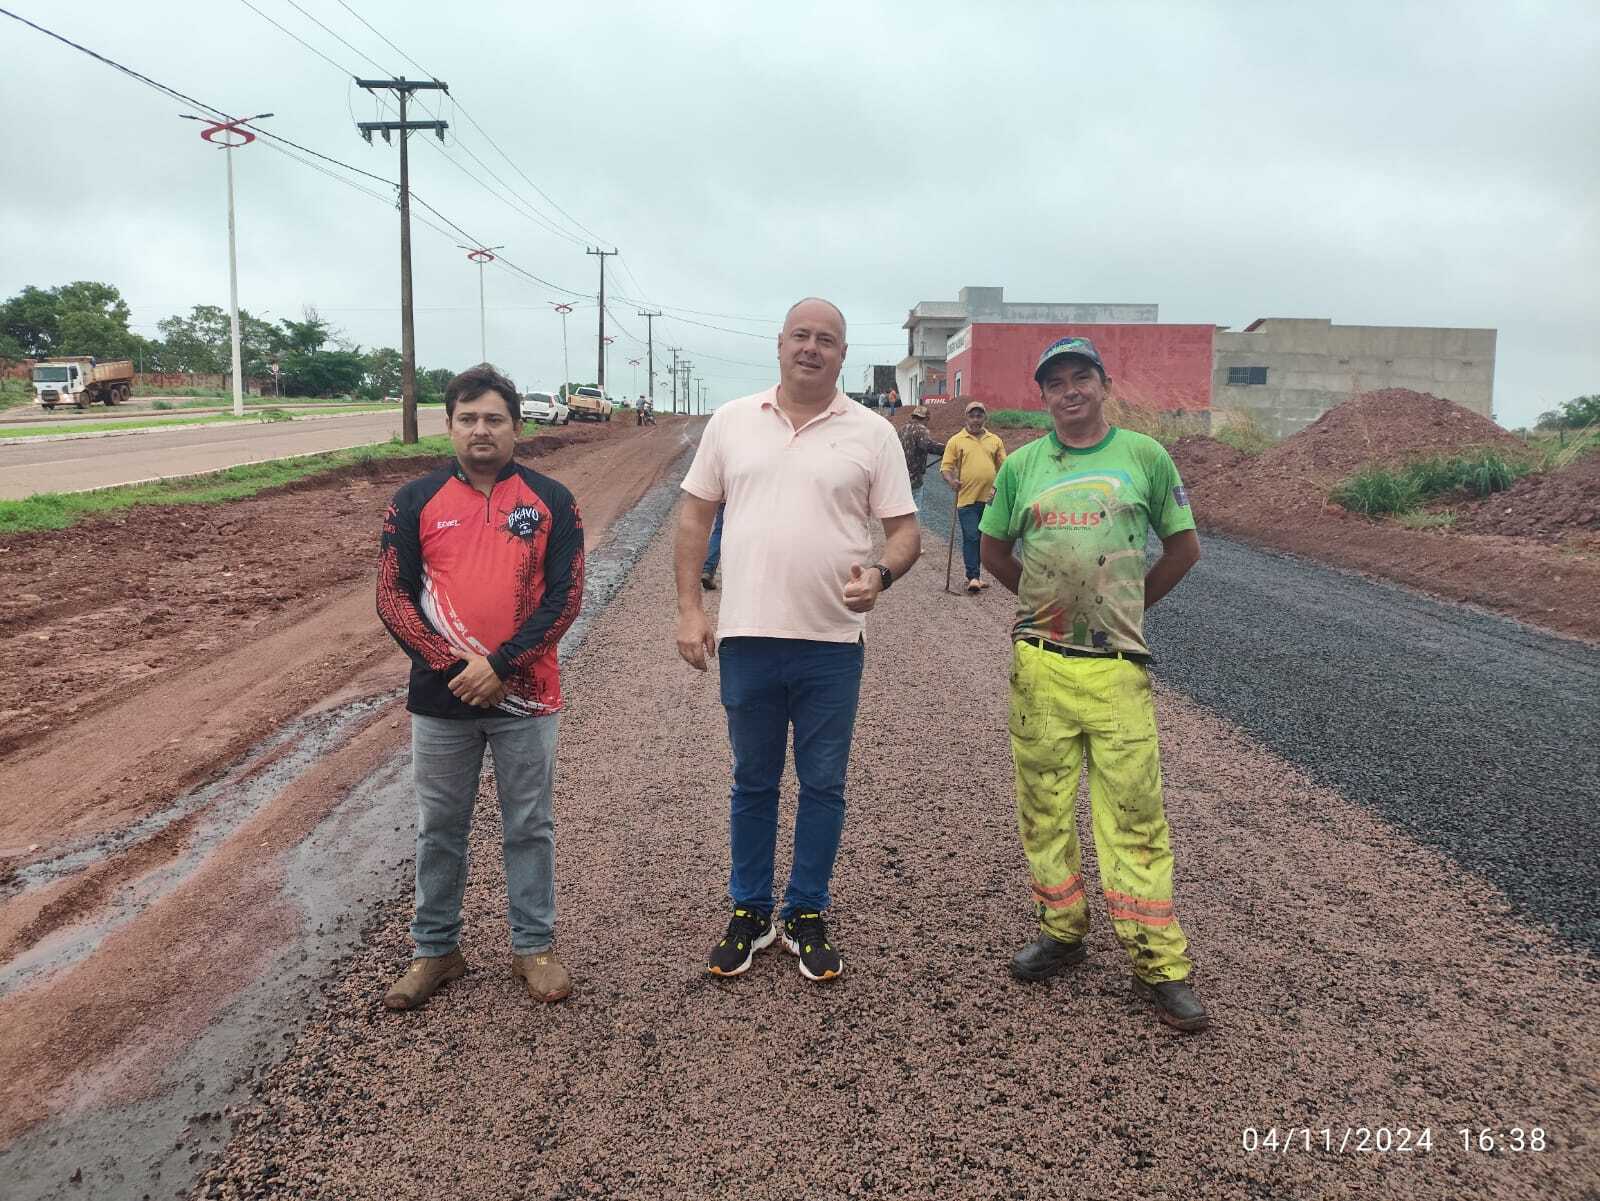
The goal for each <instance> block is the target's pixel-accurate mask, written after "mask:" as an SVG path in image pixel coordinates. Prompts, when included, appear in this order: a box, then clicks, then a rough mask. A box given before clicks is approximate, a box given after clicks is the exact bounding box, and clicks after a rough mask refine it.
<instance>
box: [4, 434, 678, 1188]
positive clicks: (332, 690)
mask: <svg viewBox="0 0 1600 1201" xmlns="http://www.w3.org/2000/svg"><path fill="white" fill-rule="evenodd" d="M688 429H689V426H688V423H686V422H684V421H681V420H672V419H668V418H663V419H662V421H661V424H660V425H659V426H658V427H655V428H651V429H644V430H637V429H635V428H634V427H632V426H631V425H621V424H617V423H614V424H613V425H609V426H597V427H594V428H592V429H583V430H579V429H577V428H576V427H574V428H573V429H572V430H570V431H566V430H564V431H562V432H561V433H557V434H546V435H543V436H541V437H539V438H537V439H534V440H531V441H529V442H526V443H524V444H523V445H522V446H521V447H519V450H518V455H519V457H521V458H528V459H533V460H535V461H536V464H537V467H538V469H539V470H541V471H543V472H545V473H546V474H549V475H552V476H554V477H555V478H557V479H559V480H561V481H562V482H563V483H565V484H566V485H567V486H568V487H569V488H571V489H572V491H573V493H574V495H575V496H576V497H577V500H578V504H579V507H580V509H581V510H582V512H583V516H584V523H585V529H586V537H587V540H588V543H589V546H590V547H591V548H592V547H595V546H598V545H599V544H600V543H602V542H603V541H604V540H605V537H606V532H607V530H608V527H609V526H610V525H611V523H612V521H613V520H614V519H615V518H616V517H618V516H619V515H621V514H622V513H624V512H626V511H627V510H628V509H629V508H631V507H632V506H633V504H634V503H635V502H636V501H637V500H638V499H639V497H640V496H642V495H643V494H644V492H645V491H646V490H647V489H648V488H649V487H650V486H651V485H652V484H654V483H655V482H656V481H657V480H658V479H660V477H661V475H662V474H663V472H665V470H666V469H667V467H668V466H669V465H670V464H671V463H672V462H673V460H674V459H675V458H676V457H677V455H678V454H679V453H681V451H682V450H683V448H684V445H685V441H684V435H685V432H686V430H688ZM436 462H437V461H435V460H410V461H407V462H395V461H390V462H387V463H381V464H369V465H364V466H361V467H357V468H350V469H346V470H344V471H341V472H337V473H333V474H329V475H324V476H319V477H317V478H315V479H313V480H308V481H304V482H302V483H299V484H296V485H293V486H290V487H286V488H280V489H275V490H273V491H271V492H267V493H262V494H260V495H258V496H256V497H253V498H251V499H248V500H243V501H235V502H231V503H227V504H221V505H212V506H193V505H191V506H170V507H159V508H155V507H146V508H138V509H133V510H128V511H125V512H123V513H120V514H116V515H112V516H108V517H104V518H99V519H96V520H93V521H90V522H86V523H84V524H81V525H78V526H75V527H73V528H71V529H67V530H61V531H54V532H48V533H39V534H31V535H23V536H20V537H16V538H13V539H11V540H9V541H8V542H7V544H6V545H5V546H4V547H3V548H0V598H3V601H0V604H3V608H0V631H3V632H0V660H3V661H4V662H6V663H7V664H9V665H13V670H11V671H7V672H5V673H0V713H3V716H4V722H3V724H0V730H3V734H0V797H4V798H5V799H6V802H7V803H6V804H5V805H4V806H0V1030H3V1031H4V1036H3V1037H0V1147H3V1146H4V1144H6V1143H7V1142H9V1141H10V1140H11V1139H12V1138H14V1137H15V1136H16V1135H18V1134H19V1133H20V1132H22V1131H24V1130H26V1129H28V1128H29V1127H31V1126H33V1125H35V1124H36V1123H38V1122H39V1121H41V1120H42V1119H44V1118H45V1117H47V1116H49V1115H51V1114H52V1113H59V1112H61V1111H62V1110H63V1109H64V1108H68V1107H82V1106H84V1105H88V1104H90V1103H91V1102H92V1103H96V1104H98V1103H100V1102H105V1103H115V1102H116V1101H118V1100H120V1099H126V1098H128V1097H130V1096H137V1095H139V1093H140V1090H141V1089H144V1088H146V1087H148V1083H149V1081H150V1080H151V1079H153V1078H154V1077H155V1076H156V1075H157V1074H158V1073H159V1071H160V1069H161V1068H162V1067H163V1065H164V1064H165V1063H166V1062H168V1061H169V1059H170V1057H171V1056H172V1055H174V1054H175V1053H176V1052H177V1051H178V1050H180V1049H182V1048H183V1047H185V1046H187V1044H188V1042H189V1041H190V1040H191V1039H192V1038H193V1037H194V1036H195V1035H196V1034H197V1033H198V1032H199V1031H201V1030H203V1029H205V1027H206V1025H207V1024H208V1023H209V1022H211V1021H212V1020H214V1019H215V1017H216V1014H217V1013H218V1012H219V1010H220V1009H221V1007H222V1006H223V1005H224V1004H226V1002H227V1001H228V999H229V998H230V997H231V996H233V995H235V994H236V992H237V990H238V989H240V988H241V987H243V985H244V984H245V983H248V982H249V980H250V979H252V977H253V974H254V973H256V972H258V971H259V970H260V968H261V965H262V964H263V963H264V962H267V961H269V960H270V959H271V958H272V956H273V955H274V954H275V953H276V952H277V950H278V949H279V948H281V946H282V945H283V943H284V941H285V940H287V939H289V938H292V937H293V935H294V933H295V931H296V928H297V927H296V923H297V922H298V921H299V920H300V914H299V911H298V909H297V906H296V904H295V903H294V902H295V898H293V897H287V896H285V895H284V894H283V891H282V882H283V868H282V859H281V857H282V856H286V855H287V854H288V853H290V852H291V851H292V850H293V848H294V847H295V846H296V845H298V844H299V842H300V841H301V840H302V839H303V838H304V837H305V835H306V834H307V832H308V831H310V830H312V829H314V828H315V827H316V826H317V825H318V823H319V822H320V821H321V820H322V818H323V817H324V816H325V815H326V814H328V813H329V812H331V811H332V809H333V808H334V807H335V806H336V805H337V804H338V803H339V802H340V800H341V799H343V797H344V796H346V795H347V793H348V791H349V789H350V788H351V787H352V786H353V784H354V782H356V781H358V780H361V779H363V778H365V775H366V773H367V772H369V771H370V770H371V769H372V767H373V765H374V764H376V763H378V762H382V761H384V760H385V758H386V757H388V756H392V755H393V754H394V752H395V751H396V749H397V748H398V747H399V746H401V745H403V743H404V741H405V739H406V738H407V737H408V731H407V729H406V727H405V723H404V722H403V721H401V720H399V718H401V717H402V716H403V714H400V713H398V712H396V711H394V707H392V706H391V707H384V706H381V705H378V706H375V707H374V708H373V709H372V711H371V712H370V713H369V714H367V715H366V716H365V717H363V718H361V719H360V720H358V721H356V722H355V723H354V724H353V725H352V726H351V727H350V728H349V729H348V730H347V731H346V732H345V733H344V734H342V735H341V736H340V737H339V740H338V741H337V742H336V743H335V744H333V745H332V746H330V748H329V749H327V751H326V752H325V753H324V754H323V755H322V757H321V758H320V759H319V761H318V762H317V764H316V766H315V767H314V768H313V769H311V770H309V771H308V772H306V773H304V774H303V775H301V776H300V777H298V778H297V779H291V780H289V781H288V782H287V783H286V784H285V785H282V786H279V787H278V790H277V791H276V792H274V793H272V794H271V795H270V797H269V798H268V799H266V800H263V801H262V802H261V803H260V805H259V807H258V808H257V809H255V810H254V811H253V812H252V813H251V814H250V815H249V816H248V818H246V819H245V820H244V821H243V823H242V824H241V825H240V826H239V827H238V828H237V829H235V830H234V831H233V832H232V833H231V834H230V835H228V836H226V837H225V838H223V839H222V840H221V841H220V842H218V843H217V844H216V845H215V846H214V847H212V848H211V849H210V850H208V851H205V852H204V853H201V852H200V850H199V849H198V848H197V846H196V839H197V829H198V827H199V826H200V825H201V824H202V823H204V822H206V821H209V820H211V819H213V818H215V817H217V816H218V815H219V814H225V813H226V811H229V810H230V807H231V806H233V805H235V804H236V803H237V798H236V797H235V796H233V795H231V792H230V790H229V789H224V790H222V792H223V795H219V796H218V797H216V798H214V799H212V800H211V801H209V802H206V804H205V806H204V807H202V808H200V809H197V810H195V811H194V812H192V813H190V814H187V815H177V816H176V817H175V819H174V820H170V821H167V820H165V819H166V818H167V817H170V816H172V814H171V810H170V808H169V807H170V806H172V805H173V802H174V800H175V799H176V798H178V797H180V796H181V795H182V794H183V793H184V792H185V790H186V789H188V788H190V787H191V786H193V785H196V784H199V783H201V782H204V781H208V780H212V779H215V778H217V777H218V776H219V775H221V773H222V772H223V770H224V768H225V767H226V766H227V765H229V764H230V763H233V762H235V761H236V760H238V759H239V757H240V756H242V755H243V754H244V753H245V752H246V751H247V750H248V749H249V748H250V747H252V746H258V745H260V744H263V743H264V742H267V741H268V740H269V739H270V738H271V736H272V735H274V733H275V732H277V731H278V730H279V729H280V728H283V727H284V725H285V723H287V722H290V721H291V720H292V719H295V718H296V717H298V716H299V715H302V714H307V713H313V712H315V711H317V710H319V709H327V708H330V707H333V706H337V705H338V704H341V703H343V702H347V701H354V700H358V699H362V698H381V697H383V696H384V695H386V694H388V693H391V692H392V691H393V690H395V689H397V688H400V687H402V686H403V684H404V680H405V673H406V661H405V658H404V656H403V655H402V654H401V653H400V652H399V650H398V649H397V648H396V647H395V646H394V644H393V643H392V641H391V640H390V639H389V636H388V634H387V632H386V631H384V629H383V628H382V626H381V625H380V624H379V623H378V619H377V615H376V613H375V611H374V599H373V588H374V576H375V568H376V564H377V539H378V531H379V528H380V524H381V521H382V516H383V511H384V508H385V506H386V505H387V504H388V501H389V498H390V496H391V495H392V494H393V493H394V491H395V489H396V488H398V487H399V486H400V484H401V483H403V482H404V481H406V480H408V479H412V478H415V477H416V476H418V475H421V474H423V473H424V472H426V471H429V470H432V468H433V467H434V466H435V465H436ZM278 754H279V752H278V751H277V750H275V749H273V747H271V746H269V747H267V749H265V750H264V751H263V752H262V753H261V754H260V755H259V756H258V757H257V762H256V764H255V765H254V766H252V767H251V768H250V769H249V770H247V771H242V772H241V773H240V774H239V775H238V777H237V779H238V780H239V781H240V782H244V781H246V780H248V779H251V778H252V777H253V776H256V775H258V774H260V773H263V772H266V771H269V770H270V768H271V766H272V763H273V761H274V758H275V756H276V755H278ZM230 778H231V777H230ZM146 818H155V819H159V820H153V821H152V824H151V826H150V827H148V828H147V827H145V826H141V825H140V824H139V823H140V822H141V820H142V819H146ZM163 823H164V824H163ZM194 856H197V861H196V862H194V863H192V864H191V863H188V862H187V860H188V857H194ZM30 867H31V868H33V869H34V870H33V871H32V872H30V871H28V870H27V869H29V868H30ZM173 872H175V873H177V874H178V875H179V876H181V879H179V880H178V881H176V882H175V883H174V884H173V885H172V886H171V887H170V888H169V889H166V890H164V891H163V890H162V889H161V888H159V887H157V884H158V883H159V878H160V876H161V874H162V873H173ZM36 877H37V878H36ZM146 889H155V896H154V899H151V900H150V901H149V903H148V904H143V902H142V901H141V900H139V899H138V898H139V897H140V895H141V890H146ZM130 897H132V898H134V901H133V903H132V908H133V910H134V912H133V915H132V916H131V917H130V916H129V915H128V910H127V909H125V908H123V907H124V906H125V905H127V904H129V903H130ZM140 905H143V907H142V908H140ZM75 944H81V945H77V946H76V949H74V945H75ZM59 948H66V950H59ZM19 963H22V964H23V965H25V966H27V967H28V969H29V970H30V971H32V972H33V974H32V975H31V976H27V977H26V978H22V979H19V980H13V981H5V980H4V973H6V972H7V971H9V970H11V969H14V968H16V967H17V965H18V964H19ZM0 1191H3V1190H0Z"/></svg>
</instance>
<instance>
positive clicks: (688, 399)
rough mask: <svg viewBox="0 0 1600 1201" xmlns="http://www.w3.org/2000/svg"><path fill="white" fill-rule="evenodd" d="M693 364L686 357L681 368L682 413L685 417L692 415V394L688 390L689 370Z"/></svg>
mask: <svg viewBox="0 0 1600 1201" xmlns="http://www.w3.org/2000/svg"><path fill="white" fill-rule="evenodd" d="M693 366H694V364H693V363H691V362H690V361H689V360H688V359H684V361H683V366H682V368H681V370H682V371H683V413H684V416H685V417H690V416H693V415H694V394H693V393H692V392H691V391H690V390H689V370H690V368H692V367H693Z"/></svg>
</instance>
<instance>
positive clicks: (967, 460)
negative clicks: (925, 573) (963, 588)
mask: <svg viewBox="0 0 1600 1201" xmlns="http://www.w3.org/2000/svg"><path fill="white" fill-rule="evenodd" d="M966 416H967V424H966V426H965V427H964V428H963V429H962V430H961V432H960V433H958V434H956V435H955V437H953V438H951V439H950V441H948V442H946V443H945V444H944V458H942V459H940V460H939V474H940V475H942V476H944V480H945V483H947V484H949V485H950V487H951V488H953V489H955V492H956V519H957V520H958V521H960V523H961V562H962V564H963V566H964V568H965V570H966V573H967V591H968V592H971V593H977V592H979V591H981V590H982V589H984V588H987V587H988V586H989V585H988V583H986V582H985V581H984V579H983V575H982V571H981V568H980V566H979V562H978V522H979V521H981V520H982V519H983V509H984V506H985V505H987V504H988V503H989V501H990V500H991V499H992V498H993V496H994V477H995V476H996V475H997V474H998V473H999V471H1000V464H1001V463H1004V462H1005V461H1006V448H1005V443H1003V442H1001V441H1000V439H999V437H998V436H997V435H995V434H993V433H991V432H990V431H989V430H987V429H985V428H984V422H985V421H987V420H988V419H989V413H988V410H986V409H985V408H984V407H983V402H982V401H977V400H974V401H972V402H971V403H970V404H968V405H967V409H966Z"/></svg>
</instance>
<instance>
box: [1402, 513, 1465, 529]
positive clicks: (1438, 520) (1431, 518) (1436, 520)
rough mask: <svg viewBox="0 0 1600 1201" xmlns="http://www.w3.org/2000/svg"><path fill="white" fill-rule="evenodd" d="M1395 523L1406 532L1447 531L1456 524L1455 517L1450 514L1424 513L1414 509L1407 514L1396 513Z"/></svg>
mask: <svg viewBox="0 0 1600 1201" xmlns="http://www.w3.org/2000/svg"><path fill="white" fill-rule="evenodd" d="M1395 521H1397V522H1398V523H1399V524H1401V525H1403V526H1405V527H1406V529H1408V530H1442V529H1444V530H1447V529H1449V528H1450V527H1451V526H1453V525H1455V523H1456V515H1455V514H1454V513H1451V512H1444V513H1424V512H1423V511H1421V510H1420V509H1414V510H1412V511H1411V512H1409V513H1398V514H1396V515H1395Z"/></svg>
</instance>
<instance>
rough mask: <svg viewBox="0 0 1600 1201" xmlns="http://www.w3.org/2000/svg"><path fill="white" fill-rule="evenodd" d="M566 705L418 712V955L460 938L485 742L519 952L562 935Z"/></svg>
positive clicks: (444, 950) (414, 767) (445, 949)
mask: <svg viewBox="0 0 1600 1201" xmlns="http://www.w3.org/2000/svg"><path fill="white" fill-rule="evenodd" d="M560 721H561V718H560V715H559V714H555V713H552V714H549V715H547V716H544V717H506V716H500V715H496V716H493V717H467V718H444V717H425V716H423V715H422V714H420V713H413V714H412V715H411V773H412V778H413V779H414V780H415V782H416V787H417V910H416V917H415V919H414V920H413V921H412V923H411V941H412V942H414V943H416V945H417V956H418V958H422V959H429V958H433V957H435V956H439V955H448V954H449V953H450V952H451V951H453V950H455V949H456V945H457V943H458V942H459V941H460V938H461V898H462V896H463V895H464V893H465V892H466V887H467V833H468V831H469V830H471V828H472V809H473V806H474V804H475V803H476V802H477V799H478V776H479V774H480V772H481V771H482V769H483V749H484V747H485V746H488V747H489V748H490V749H491V750H492V751H493V754H494V778H495V790H496V791H497V792H498V793H499V794H500V821H501V825H502V827H503V839H502V847H503V851H504V854H505V864H506V892H507V894H508V900H509V906H508V917H509V920H510V923H511V950H512V952H513V953H514V954H517V955H533V954H537V953H538V952H540V951H548V950H549V949H550V946H551V944H552V943H553V942H554V940H555V922H556V871H555V868H556V823H555V813H554V809H553V806H552V804H551V799H550V793H551V789H552V787H553V786H554V784H555V775H556V730H557V728H558V726H559V725H560Z"/></svg>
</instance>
